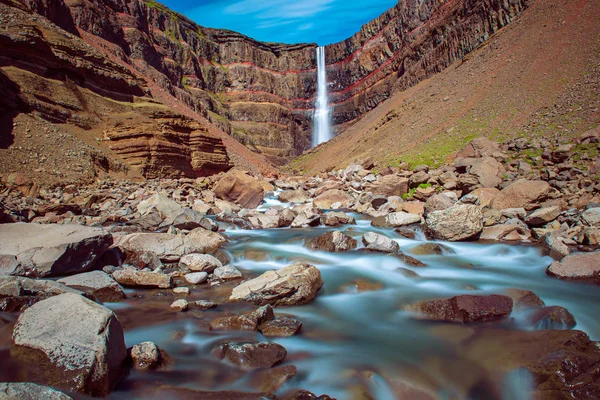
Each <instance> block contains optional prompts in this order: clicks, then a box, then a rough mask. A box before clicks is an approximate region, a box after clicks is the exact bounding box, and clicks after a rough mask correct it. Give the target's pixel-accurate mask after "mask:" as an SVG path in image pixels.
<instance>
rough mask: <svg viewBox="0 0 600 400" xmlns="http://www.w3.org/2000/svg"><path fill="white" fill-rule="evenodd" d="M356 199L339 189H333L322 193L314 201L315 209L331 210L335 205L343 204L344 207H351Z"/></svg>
mask: <svg viewBox="0 0 600 400" xmlns="http://www.w3.org/2000/svg"><path fill="white" fill-rule="evenodd" d="M353 201H354V199H353V198H352V196H351V195H349V194H348V193H346V192H344V191H343V190H339V189H331V190H327V191H326V192H323V193H321V194H320V195H319V196H317V197H316V198H315V199H314V200H313V204H314V206H315V207H317V208H320V209H331V208H332V205H333V204H335V203H341V204H342V207H346V206H348V205H350V204H351V203H352V202H353Z"/></svg>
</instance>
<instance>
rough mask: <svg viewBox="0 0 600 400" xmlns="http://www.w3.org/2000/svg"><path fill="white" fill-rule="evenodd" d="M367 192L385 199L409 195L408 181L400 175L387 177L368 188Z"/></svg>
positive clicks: (381, 178)
mask: <svg viewBox="0 0 600 400" xmlns="http://www.w3.org/2000/svg"><path fill="white" fill-rule="evenodd" d="M366 191H369V192H372V193H373V194H378V195H381V196H385V197H390V196H402V195H404V194H406V193H408V179H407V178H402V177H399V176H398V175H386V176H382V177H380V178H379V180H378V181H377V182H375V183H373V184H371V185H368V186H367V187H366Z"/></svg>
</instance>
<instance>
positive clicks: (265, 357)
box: [212, 342, 287, 370]
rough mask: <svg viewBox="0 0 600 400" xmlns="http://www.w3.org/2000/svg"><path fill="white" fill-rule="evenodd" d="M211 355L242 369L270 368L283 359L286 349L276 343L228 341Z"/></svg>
mask: <svg viewBox="0 0 600 400" xmlns="http://www.w3.org/2000/svg"><path fill="white" fill-rule="evenodd" d="M212 355H213V357H215V358H216V359H218V360H225V361H227V362H229V363H231V364H234V365H237V366H238V367H240V368H242V369H247V370H251V369H256V368H271V367H272V366H273V365H275V364H277V363H278V362H280V361H282V360H283V359H285V357H286V356H287V351H286V349H285V348H284V347H283V346H281V345H279V344H277V343H267V342H261V343H256V342H229V343H222V344H221V345H219V346H217V347H216V348H215V349H214V350H213V351H212Z"/></svg>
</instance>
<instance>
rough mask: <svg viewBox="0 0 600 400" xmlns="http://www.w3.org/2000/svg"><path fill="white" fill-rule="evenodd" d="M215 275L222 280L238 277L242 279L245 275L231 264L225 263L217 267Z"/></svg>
mask: <svg viewBox="0 0 600 400" xmlns="http://www.w3.org/2000/svg"><path fill="white" fill-rule="evenodd" d="M213 276H214V277H215V278H216V279H219V280H221V281H232V280H236V279H242V278H243V277H244V276H243V275H242V273H241V272H240V271H239V270H238V269H237V268H236V267H233V266H231V265H224V266H222V267H218V268H215V270H214V271H213Z"/></svg>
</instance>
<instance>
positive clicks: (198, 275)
mask: <svg viewBox="0 0 600 400" xmlns="http://www.w3.org/2000/svg"><path fill="white" fill-rule="evenodd" d="M183 278H184V279H185V280H186V282H188V283H191V284H192V285H198V284H200V283H202V282H204V281H205V280H206V279H207V278H208V274H207V273H206V272H192V273H191V274H185V275H184V276H183Z"/></svg>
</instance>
